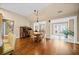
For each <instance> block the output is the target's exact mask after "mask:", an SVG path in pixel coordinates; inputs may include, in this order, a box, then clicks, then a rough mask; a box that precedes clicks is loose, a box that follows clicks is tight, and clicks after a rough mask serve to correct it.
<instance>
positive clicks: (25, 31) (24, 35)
mask: <svg viewBox="0 0 79 59" xmlns="http://www.w3.org/2000/svg"><path fill="white" fill-rule="evenodd" d="M29 30H31V28H30V27H26V26H24V27H20V38H27V37H30V32H29Z"/></svg>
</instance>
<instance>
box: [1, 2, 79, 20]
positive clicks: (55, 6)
mask: <svg viewBox="0 0 79 59" xmlns="http://www.w3.org/2000/svg"><path fill="white" fill-rule="evenodd" d="M0 6H1V8H3V9H6V10H9V11H12V12H15V13H18V14H20V15H23V16H25V17H28V18H29V19H30V20H31V21H36V17H35V15H34V14H33V13H34V10H35V9H36V10H39V11H40V12H39V19H40V20H48V19H52V18H57V17H61V16H68V15H72V14H74V13H77V12H78V11H79V4H78V3H65V4H64V3H2V4H0Z"/></svg>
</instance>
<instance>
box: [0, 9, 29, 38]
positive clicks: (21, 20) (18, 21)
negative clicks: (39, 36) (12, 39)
mask: <svg viewBox="0 0 79 59" xmlns="http://www.w3.org/2000/svg"><path fill="white" fill-rule="evenodd" d="M0 13H2V14H3V18H4V19H9V20H14V34H15V36H16V38H19V30H20V29H19V27H20V26H30V22H29V21H28V19H27V18H25V17H24V16H21V15H19V14H16V13H14V12H10V11H7V10H5V9H0Z"/></svg>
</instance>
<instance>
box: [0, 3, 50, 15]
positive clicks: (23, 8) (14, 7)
mask: <svg viewBox="0 0 79 59" xmlns="http://www.w3.org/2000/svg"><path fill="white" fill-rule="evenodd" d="M48 5H49V4H48V3H45V4H44V3H2V4H1V7H2V8H4V9H6V10H9V11H12V12H16V13H18V14H21V15H23V16H27V15H30V14H31V13H33V12H34V10H35V9H37V10H40V9H43V8H45V7H46V6H48Z"/></svg>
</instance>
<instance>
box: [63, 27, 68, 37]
mask: <svg viewBox="0 0 79 59" xmlns="http://www.w3.org/2000/svg"><path fill="white" fill-rule="evenodd" d="M63 33H64V35H65V38H68V34H69V32H68V29H65V30H63Z"/></svg>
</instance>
